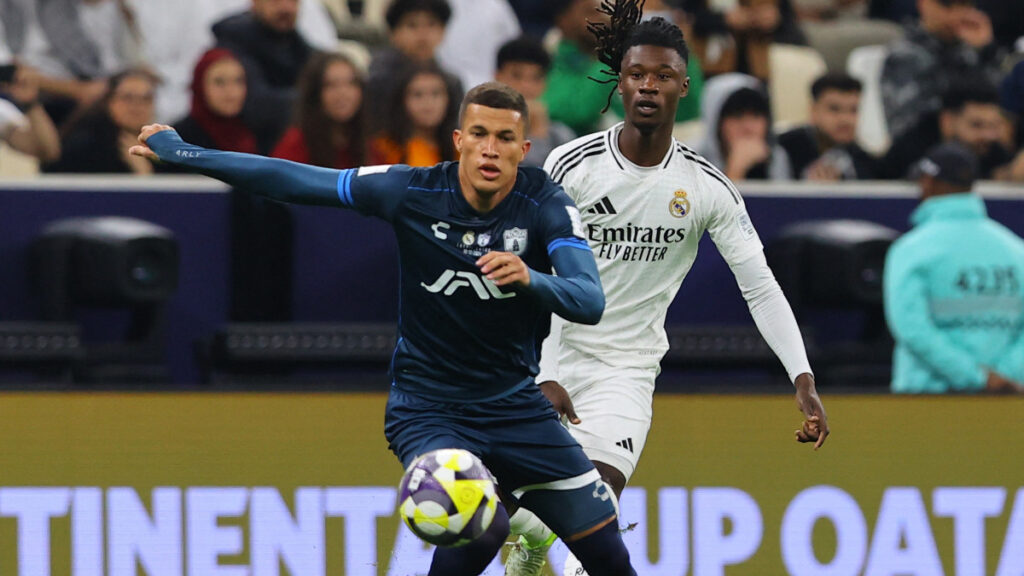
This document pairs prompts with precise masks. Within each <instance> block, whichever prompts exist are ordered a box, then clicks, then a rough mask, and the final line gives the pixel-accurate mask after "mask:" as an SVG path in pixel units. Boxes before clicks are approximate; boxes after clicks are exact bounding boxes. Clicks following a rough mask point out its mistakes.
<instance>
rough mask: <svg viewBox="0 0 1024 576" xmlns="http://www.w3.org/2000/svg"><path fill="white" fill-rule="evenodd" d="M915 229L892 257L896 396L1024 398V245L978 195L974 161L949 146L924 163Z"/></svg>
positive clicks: (889, 293) (889, 279)
mask: <svg viewBox="0 0 1024 576" xmlns="http://www.w3.org/2000/svg"><path fill="white" fill-rule="evenodd" d="M916 169H917V174H918V175H919V178H918V183H919V185H920V187H921V199H922V202H921V205H920V206H919V207H918V208H917V209H916V210H914V212H913V214H911V217H910V221H911V223H912V224H913V225H914V229H913V230H911V231H910V232H909V233H907V234H906V235H904V236H903V237H901V238H900V239H899V240H897V241H896V242H895V243H894V244H893V245H892V247H891V248H890V250H889V253H888V255H887V257H886V260H885V272H884V277H883V284H884V300H885V316H886V320H887V321H888V323H889V330H890V331H891V332H892V335H893V338H894V340H895V342H896V348H895V352H894V356H893V376H892V391H893V392H897V393H944V392H982V391H988V392H1015V393H1024V386H1022V385H1021V384H1020V382H1022V381H1024V240H1021V239H1020V238H1019V237H1018V236H1017V235H1015V234H1014V233H1013V232H1012V231H1010V230H1009V229H1007V228H1006V227H1005V226H1003V225H1001V224H999V223H997V222H995V221H994V220H992V219H990V218H989V217H988V214H987V212H986V210H985V204H984V202H983V201H982V199H981V197H980V196H978V195H977V194H973V193H971V188H972V187H973V184H974V179H975V175H976V174H977V162H976V161H975V159H974V156H973V155H972V154H971V153H970V152H969V151H968V150H967V149H966V148H963V147H961V146H959V145H957V144H941V145H939V146H937V147H935V148H933V149H932V150H930V151H929V152H928V154H926V155H925V157H924V158H923V159H922V160H921V161H920V162H919V164H918V166H917V168H916Z"/></svg>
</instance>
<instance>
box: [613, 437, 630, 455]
mask: <svg viewBox="0 0 1024 576" xmlns="http://www.w3.org/2000/svg"><path fill="white" fill-rule="evenodd" d="M615 445H616V446H619V447H621V448H625V449H626V450H629V451H630V452H632V451H633V439H632V438H626V439H625V440H619V441H618V442H616V443H615Z"/></svg>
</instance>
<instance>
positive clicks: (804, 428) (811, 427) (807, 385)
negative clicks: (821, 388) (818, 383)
mask: <svg viewBox="0 0 1024 576" xmlns="http://www.w3.org/2000/svg"><path fill="white" fill-rule="evenodd" d="M793 384H794V385H795V386H796V405H797V408H799V409H800V411H801V412H803V413H804V422H803V425H801V426H800V429H799V430H797V431H796V432H795V434H796V440H797V442H814V449H815V450H817V449H818V448H821V445H822V444H824V443H825V439H826V438H828V434H829V429H828V416H826V415H825V407H824V406H823V405H822V404H821V398H819V397H818V391H817V390H815V388H814V376H811V375H810V374H808V373H806V372H805V373H803V374H801V375H799V376H797V377H796V382H794V383H793Z"/></svg>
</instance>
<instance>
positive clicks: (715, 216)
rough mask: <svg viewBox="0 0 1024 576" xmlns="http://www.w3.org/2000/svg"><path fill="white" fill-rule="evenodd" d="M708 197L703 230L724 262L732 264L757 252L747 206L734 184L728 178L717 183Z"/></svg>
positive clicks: (758, 241) (757, 244)
mask: <svg viewBox="0 0 1024 576" xmlns="http://www.w3.org/2000/svg"><path fill="white" fill-rule="evenodd" d="M711 185H712V186H714V187H716V188H719V189H718V190H715V191H714V192H715V194H714V195H713V196H712V198H713V205H712V209H711V211H710V214H709V216H708V221H707V230H708V235H710V236H711V240H712V241H713V242H714V243H715V247H716V248H718V252H719V253H720V254H721V255H722V258H725V261H726V262H727V263H728V264H729V265H730V266H734V265H736V264H739V263H740V262H744V261H746V260H747V259H749V258H750V257H751V256H753V255H754V254H757V253H761V252H762V251H763V250H764V246H762V245H761V238H759V237H758V235H757V230H755V229H754V224H753V223H752V222H751V221H750V216H749V215H748V214H747V206H746V204H744V203H743V198H742V197H741V196H740V193H739V192H738V191H737V190H736V187H735V186H733V185H732V183H730V182H728V180H726V181H724V182H722V185H719V183H718V182H714V183H713V184H711Z"/></svg>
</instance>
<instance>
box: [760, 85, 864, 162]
mask: <svg viewBox="0 0 1024 576" xmlns="http://www.w3.org/2000/svg"><path fill="white" fill-rule="evenodd" d="M860 93H861V84H860V82H859V81H858V80H856V79H854V78H851V77H850V76H848V75H846V74H832V75H825V76H822V77H820V78H818V79H817V80H815V81H814V84H812V85H811V96H812V98H813V103H812V104H811V123H810V124H809V125H807V126H801V127H798V128H794V129H793V130H790V131H789V132H786V133H785V134H782V135H781V136H779V145H780V146H782V147H783V148H784V149H785V150H786V153H787V154H788V155H789V161H790V164H791V166H792V169H793V175H794V176H795V177H796V178H799V179H801V180H817V181H823V182H835V181H838V180H872V179H874V178H875V177H876V172H877V168H876V164H877V162H876V160H875V159H874V157H872V156H871V155H870V154H868V153H867V152H865V151H864V149H862V148H861V147H860V146H859V145H857V142H856V138H857V115H858V111H859V108H860Z"/></svg>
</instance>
